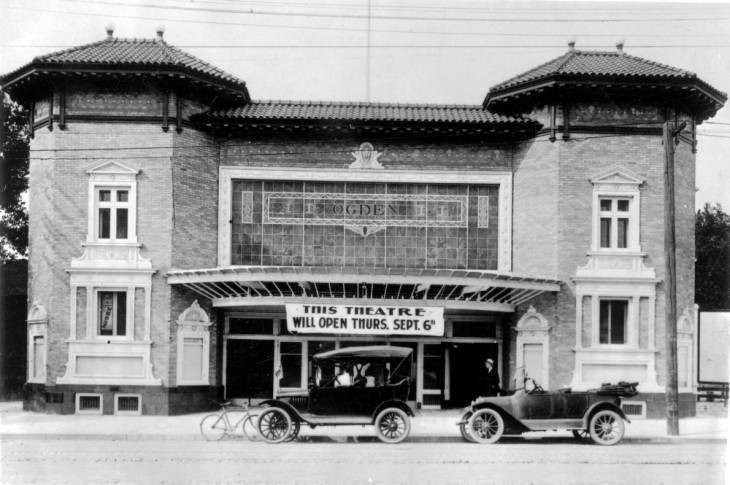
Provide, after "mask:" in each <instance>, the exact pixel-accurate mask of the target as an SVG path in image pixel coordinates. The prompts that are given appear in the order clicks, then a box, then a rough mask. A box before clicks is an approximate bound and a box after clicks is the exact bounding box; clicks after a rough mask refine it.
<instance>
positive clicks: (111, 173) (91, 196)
mask: <svg viewBox="0 0 730 485" xmlns="http://www.w3.org/2000/svg"><path fill="white" fill-rule="evenodd" d="M87 173H88V174H89V188H88V232H87V235H86V240H87V242H95V243H102V244H114V243H125V244H126V243H136V242H137V174H138V173H139V170H135V169H132V168H129V167H127V166H126V165H124V164H121V163H118V162H109V163H104V164H102V165H99V166H97V167H94V168H93V169H91V170H89V171H88V172H87ZM100 190H111V191H112V193H113V197H112V200H111V201H110V202H109V203H107V202H104V203H100V202H99V191H100ZM118 190H127V191H128V192H129V193H128V197H127V202H121V203H120V202H116V193H117V192H116V191H118ZM100 207H110V208H112V207H113V209H112V214H111V220H110V222H111V227H110V233H109V236H110V237H109V238H108V239H107V238H104V239H102V238H100V237H99V208H100ZM117 207H118V208H126V209H127V237H126V239H117V238H116V210H115V209H116V208H117Z"/></svg>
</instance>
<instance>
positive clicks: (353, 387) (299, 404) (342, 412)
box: [256, 345, 413, 443]
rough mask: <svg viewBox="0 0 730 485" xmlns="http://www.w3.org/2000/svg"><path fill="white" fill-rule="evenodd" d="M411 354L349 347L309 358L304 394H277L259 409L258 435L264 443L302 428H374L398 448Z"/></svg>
mask: <svg viewBox="0 0 730 485" xmlns="http://www.w3.org/2000/svg"><path fill="white" fill-rule="evenodd" d="M412 353H413V351H412V349H409V348H405V347H395V346H385V345H376V346H368V347H347V348H342V349H338V350H331V351H328V352H322V353H320V354H316V355H315V356H314V357H312V370H313V372H312V375H313V376H314V378H313V379H311V380H310V383H309V389H308V391H306V392H288V393H280V394H278V395H277V399H269V400H266V401H264V402H262V403H261V404H262V405H263V406H265V408H264V409H263V410H262V411H261V413H259V417H258V421H257V424H256V427H257V430H258V432H259V434H260V436H261V437H262V438H263V440H264V441H266V442H268V443H280V442H282V441H289V440H292V439H294V438H296V437H297V435H298V434H299V429H300V426H301V425H303V424H304V425H308V426H310V427H311V428H314V427H316V426H343V425H375V432H376V434H377V436H378V438H380V440H381V441H384V442H386V443H399V442H401V441H403V440H404V439H405V438H406V437H407V436H408V434H409V433H410V430H411V422H410V418H411V417H412V416H413V410H412V409H411V408H410V407H409V406H408V404H406V399H407V398H408V393H409V390H410V385H411V365H412V362H411V360H412Z"/></svg>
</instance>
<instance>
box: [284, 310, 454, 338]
mask: <svg viewBox="0 0 730 485" xmlns="http://www.w3.org/2000/svg"><path fill="white" fill-rule="evenodd" d="M286 328H287V329H288V330H289V331H290V332H292V333H320V334H321V333H327V334H346V335H418V336H428V337H442V336H443V335H444V309H443V307H407V306H388V305H310V304H292V303H287V305H286Z"/></svg>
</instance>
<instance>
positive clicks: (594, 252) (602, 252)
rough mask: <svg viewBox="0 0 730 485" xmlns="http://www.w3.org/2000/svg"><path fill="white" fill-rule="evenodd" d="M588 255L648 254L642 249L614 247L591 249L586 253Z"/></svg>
mask: <svg viewBox="0 0 730 485" xmlns="http://www.w3.org/2000/svg"><path fill="white" fill-rule="evenodd" d="M586 254H587V255H588V256H641V257H642V258H643V257H645V256H646V252H645V251H641V250H640V249H632V248H629V249H614V248H606V249H596V250H591V251H588V252H587V253H586Z"/></svg>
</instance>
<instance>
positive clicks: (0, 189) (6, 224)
mask: <svg viewBox="0 0 730 485" xmlns="http://www.w3.org/2000/svg"><path fill="white" fill-rule="evenodd" d="M0 96H1V97H2V109H1V110H0V127H1V128H0V150H1V151H0V261H9V260H13V259H22V258H25V257H26V254H27V252H28V208H27V207H26V203H25V201H24V200H23V199H24V196H25V194H26V192H27V190H28V157H29V153H30V149H29V146H28V143H29V139H30V129H29V126H28V121H27V117H26V115H25V112H24V111H23V109H22V107H21V106H20V105H19V104H18V103H16V102H14V101H13V100H11V99H10V97H9V96H8V95H7V93H3V92H2V91H0Z"/></svg>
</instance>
